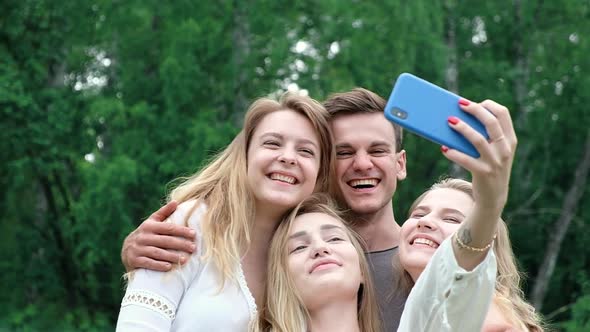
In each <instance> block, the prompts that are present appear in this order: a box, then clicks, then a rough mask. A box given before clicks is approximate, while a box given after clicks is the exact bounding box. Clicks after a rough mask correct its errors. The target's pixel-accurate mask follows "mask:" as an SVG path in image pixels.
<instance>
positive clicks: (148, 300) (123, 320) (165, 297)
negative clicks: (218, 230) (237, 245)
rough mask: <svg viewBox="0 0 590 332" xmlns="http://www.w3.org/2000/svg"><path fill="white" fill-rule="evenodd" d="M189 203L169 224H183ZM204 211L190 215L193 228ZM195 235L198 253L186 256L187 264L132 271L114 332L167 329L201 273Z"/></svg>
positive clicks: (197, 241) (177, 212) (180, 207)
mask: <svg viewBox="0 0 590 332" xmlns="http://www.w3.org/2000/svg"><path fill="white" fill-rule="evenodd" d="M191 203H192V204H194V202H185V203H183V204H181V205H179V207H178V208H177V209H176V212H174V214H173V215H172V217H171V219H170V221H171V222H175V223H184V219H185V216H186V214H187V213H189V211H191V207H192V205H190V204H191ZM203 212H204V208H203V209H197V211H195V213H193V214H192V215H191V220H193V221H194V225H195V226H198V225H199V221H200V219H201V218H202V215H203ZM191 226H193V225H191ZM198 235H199V234H198V229H197V239H196V244H197V248H198V249H199V250H198V251H197V253H194V254H192V255H191V256H190V257H189V260H188V262H187V263H186V264H184V265H182V266H174V267H173V268H172V270H171V271H169V272H159V271H151V270H147V269H138V270H135V271H133V274H132V276H131V277H130V278H129V284H128V285H127V291H126V293H125V296H124V297H123V300H122V302H121V311H120V312H119V318H118V320H117V331H169V330H170V328H171V327H172V325H173V322H174V320H175V318H176V311H177V310H178V307H179V305H180V303H181V301H183V296H184V294H185V292H186V290H187V289H188V287H189V286H190V285H191V283H192V281H193V280H194V279H195V278H197V276H198V275H199V274H200V273H201V267H202V266H201V260H200V253H201V251H202V249H203V248H202V246H199V243H200V242H202V241H201V240H200V238H199V236H198ZM184 301H187V299H184Z"/></svg>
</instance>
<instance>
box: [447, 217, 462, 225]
mask: <svg viewBox="0 0 590 332" xmlns="http://www.w3.org/2000/svg"><path fill="white" fill-rule="evenodd" d="M444 221H446V222H449V223H453V224H460V223H461V220H459V219H457V218H454V217H447V218H445V219H444Z"/></svg>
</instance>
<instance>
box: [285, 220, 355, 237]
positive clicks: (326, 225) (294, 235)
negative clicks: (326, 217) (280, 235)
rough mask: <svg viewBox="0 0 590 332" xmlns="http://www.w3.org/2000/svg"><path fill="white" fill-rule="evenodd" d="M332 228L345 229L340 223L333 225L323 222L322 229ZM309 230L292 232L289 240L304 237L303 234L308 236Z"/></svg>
mask: <svg viewBox="0 0 590 332" xmlns="http://www.w3.org/2000/svg"><path fill="white" fill-rule="evenodd" d="M330 229H339V230H341V231H344V230H343V229H342V227H340V226H338V225H333V224H323V225H321V226H320V230H322V231H325V230H330ZM306 235H307V232H306V231H299V232H297V233H294V234H291V235H290V236H289V240H292V239H295V238H298V237H302V236H306Z"/></svg>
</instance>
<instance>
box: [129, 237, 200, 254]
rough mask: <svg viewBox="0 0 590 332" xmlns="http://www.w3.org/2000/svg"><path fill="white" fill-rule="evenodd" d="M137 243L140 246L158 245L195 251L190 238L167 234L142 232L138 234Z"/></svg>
mask: <svg viewBox="0 0 590 332" xmlns="http://www.w3.org/2000/svg"><path fill="white" fill-rule="evenodd" d="M137 243H138V244H139V245H141V246H146V247H147V246H150V247H158V248H161V249H164V250H178V251H183V252H185V253H187V254H191V253H193V252H194V251H195V249H196V247H195V243H194V242H193V241H191V240H187V239H184V238H179V237H176V236H169V235H154V234H144V235H142V236H139V237H138V239H137Z"/></svg>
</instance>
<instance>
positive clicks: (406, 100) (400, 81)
mask: <svg viewBox="0 0 590 332" xmlns="http://www.w3.org/2000/svg"><path fill="white" fill-rule="evenodd" d="M460 98H461V97H459V96H458V95H456V94H454V93H452V92H450V91H447V90H445V89H443V88H441V87H438V86H436V85H434V84H432V83H430V82H428V81H425V80H423V79H421V78H419V77H416V76H414V75H412V74H408V73H403V74H401V75H400V76H399V77H398V78H397V80H396V82H395V85H394V87H393V91H392V92H391V96H390V97H389V100H388V101H387V105H386V106H385V117H386V118H387V119H388V120H389V121H392V122H394V123H397V124H399V125H400V126H402V127H403V128H406V129H407V130H408V131H410V132H413V133H415V134H417V135H420V136H422V137H424V138H426V139H429V140H431V141H433V142H435V143H438V144H441V145H446V146H448V147H449V148H452V149H456V150H459V151H461V152H463V153H466V154H468V155H470V156H472V157H474V158H479V152H477V150H476V149H475V147H474V146H473V145H472V144H471V143H470V142H469V141H468V140H467V139H466V138H465V137H463V135H461V134H459V133H458V132H456V131H454V130H453V129H451V127H449V125H448V123H447V118H448V117H449V116H455V117H458V118H459V119H461V121H464V122H466V123H467V124H469V125H470V126H471V127H472V128H473V129H475V130H476V131H478V132H480V133H481V134H482V135H483V136H484V137H485V138H486V139H487V138H488V134H487V131H486V129H485V127H484V125H483V124H482V123H481V122H480V121H479V120H477V119H476V118H475V117H474V116H473V115H471V114H468V113H466V112H464V111H463V110H461V108H459V99H460Z"/></svg>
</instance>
